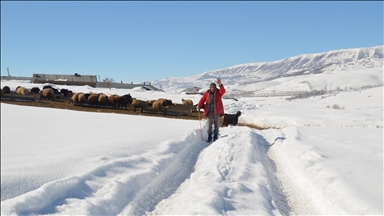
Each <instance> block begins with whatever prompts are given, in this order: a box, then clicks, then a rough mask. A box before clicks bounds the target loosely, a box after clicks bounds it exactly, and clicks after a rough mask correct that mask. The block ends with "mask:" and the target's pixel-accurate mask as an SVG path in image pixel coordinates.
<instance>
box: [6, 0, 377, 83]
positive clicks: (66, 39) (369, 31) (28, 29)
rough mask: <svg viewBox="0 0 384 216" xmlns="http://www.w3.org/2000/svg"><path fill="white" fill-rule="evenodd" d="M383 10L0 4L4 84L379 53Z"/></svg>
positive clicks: (325, 5)
mask: <svg viewBox="0 0 384 216" xmlns="http://www.w3.org/2000/svg"><path fill="white" fill-rule="evenodd" d="M383 10H384V7H383V2H382V1H372V2H358V1H350V2H346V1H344V2H343V1H341V2H332V1H323V2H322V1H320V2H313V1H308V2H305V1H297V2H293V1H287V2H278V1H272V2H263V1H240V2H235V1H222V2H220V1H212V2H204V1H159V2H155V1H142V2H140V1H116V2H113V1H84V2H75V1H68V2H65V1H61V2H60V1H59V2H57V1H46V2H45V1H41V2H34V1H32V2H29V1H25V2H13V1H1V75H2V76H6V75H7V74H8V73H7V68H9V72H10V75H11V76H32V74H33V73H47V74H74V73H79V74H83V75H96V76H98V77H100V79H101V80H102V79H104V78H106V77H108V78H113V79H114V80H115V81H116V82H120V81H123V82H134V83H139V82H143V81H151V80H158V79H161V78H166V77H186V76H192V75H197V74H201V73H204V72H207V71H211V70H216V69H221V68H227V67H231V66H234V65H238V64H245V63H257V62H270V61H277V60H280V59H284V58H288V57H293V56H296V55H300V54H311V53H320V52H327V51H330V50H338V49H349V48H360V47H372V46H378V45H383Z"/></svg>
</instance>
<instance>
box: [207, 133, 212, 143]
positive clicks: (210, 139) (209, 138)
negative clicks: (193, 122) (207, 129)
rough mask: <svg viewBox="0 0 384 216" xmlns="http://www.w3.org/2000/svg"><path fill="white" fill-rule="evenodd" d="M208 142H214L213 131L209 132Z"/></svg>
mask: <svg viewBox="0 0 384 216" xmlns="http://www.w3.org/2000/svg"><path fill="white" fill-rule="evenodd" d="M207 142H212V133H209V134H208V140H207Z"/></svg>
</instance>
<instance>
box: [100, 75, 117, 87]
mask: <svg viewBox="0 0 384 216" xmlns="http://www.w3.org/2000/svg"><path fill="white" fill-rule="evenodd" d="M114 82H115V80H113V79H112V78H109V77H107V78H105V79H103V83H104V86H105V87H106V88H109V89H111V86H112V83H114Z"/></svg>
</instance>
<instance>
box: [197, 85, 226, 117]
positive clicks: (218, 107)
mask: <svg viewBox="0 0 384 216" xmlns="http://www.w3.org/2000/svg"><path fill="white" fill-rule="evenodd" d="M219 86H220V89H218V88H216V90H215V97H214V98H215V113H217V114H220V117H222V116H224V106H223V101H222V100H221V97H222V96H223V95H224V94H225V88H224V85H223V84H221V85H219ZM210 91H211V90H210V89H208V90H207V91H206V92H204V94H203V96H202V97H201V99H200V101H199V103H198V104H197V105H198V106H199V107H202V106H203V105H205V106H204V116H205V117H207V116H208V110H209V98H210Z"/></svg>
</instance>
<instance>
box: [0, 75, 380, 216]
mask: <svg viewBox="0 0 384 216" xmlns="http://www.w3.org/2000/svg"><path fill="white" fill-rule="evenodd" d="M318 81H319V82H321V80H318ZM43 85H44V84H33V83H29V82H22V81H15V80H11V81H2V82H1V87H3V86H9V87H10V88H11V90H15V88H16V87H17V86H25V87H27V88H32V87H34V86H36V87H40V88H41V87H42V86H43ZM224 85H225V83H224ZM53 87H55V88H58V89H61V88H67V89H70V90H72V91H74V92H78V91H82V92H89V91H92V92H104V93H106V94H108V95H110V94H119V95H123V94H126V93H130V94H131V95H132V96H133V97H136V98H140V99H144V100H150V99H157V98H168V99H172V100H173V101H174V102H179V103H180V102H181V99H182V98H185V99H192V100H193V101H194V103H197V102H198V100H199V98H200V95H185V94H178V93H169V92H154V91H145V90H142V89H131V90H126V89H111V90H110V89H105V88H92V87H89V86H60V85H53ZM228 87H229V88H231V86H228ZM291 87H292V88H293V87H294V86H291ZM207 88H208V87H207ZM237 99H238V100H237V101H236V100H233V99H223V102H224V108H225V112H226V113H235V112H237V111H238V110H240V111H242V113H243V114H242V115H241V116H240V118H239V122H240V123H245V124H254V125H257V126H262V127H265V128H269V129H266V130H258V129H253V128H250V127H247V126H239V125H236V126H232V125H230V126H228V127H220V132H219V139H218V140H217V141H216V142H213V143H207V142H206V141H205V140H206V139H207V133H206V128H207V125H206V120H205V119H202V120H201V121H197V120H180V119H168V118H162V117H150V116H141V115H124V114H116V113H101V112H97V109H95V112H94V113H90V112H81V111H73V110H62V109H52V108H39V107H29V106H20V105H11V104H6V103H1V214H2V215H36V214H38V215H43V214H48V215H382V214H383V87H382V86H379V87H375V88H369V89H365V90H361V91H350V92H348V91H343V92H339V93H337V94H329V95H323V96H316V97H310V98H306V99H297V100H286V97H242V98H237ZM335 104H336V105H339V107H340V109H334V108H332V107H333V105H335ZM200 125H201V127H202V129H200ZM201 132H202V133H201ZM201 135H203V137H201Z"/></svg>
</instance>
